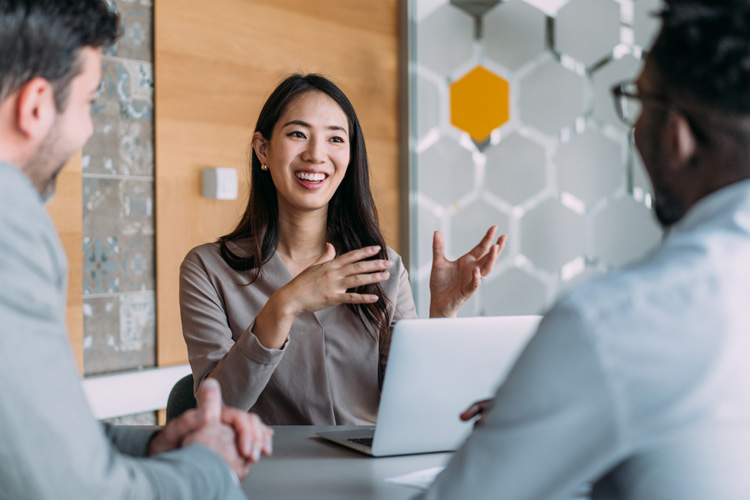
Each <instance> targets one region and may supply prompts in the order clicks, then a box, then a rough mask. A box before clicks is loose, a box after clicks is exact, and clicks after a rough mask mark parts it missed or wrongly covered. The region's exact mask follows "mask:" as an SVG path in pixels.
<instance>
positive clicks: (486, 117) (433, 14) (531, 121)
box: [408, 0, 662, 316]
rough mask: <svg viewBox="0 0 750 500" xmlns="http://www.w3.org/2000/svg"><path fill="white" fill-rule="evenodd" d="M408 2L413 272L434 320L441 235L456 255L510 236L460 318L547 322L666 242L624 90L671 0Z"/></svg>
mask: <svg viewBox="0 0 750 500" xmlns="http://www.w3.org/2000/svg"><path fill="white" fill-rule="evenodd" d="M410 2H411V3H410V4H409V5H410V12H411V13H412V15H411V17H410V23H409V29H410V32H409V36H410V40H411V43H413V48H414V49H415V50H414V51H413V53H412V59H411V60H410V61H409V68H408V74H409V78H410V82H409V83H410V85H409V89H410V92H411V94H410V101H409V103H410V104H409V105H410V107H411V114H410V116H411V117H412V118H411V121H410V125H409V126H410V127H411V129H410V130H409V135H410V137H411V138H413V139H414V140H413V141H412V149H411V151H410V153H411V162H410V165H409V168H410V179H411V183H412V184H411V186H410V197H411V203H410V204H409V207H410V210H411V212H410V218H411V219H410V220H411V227H412V235H411V240H410V241H411V243H412V245H411V248H410V257H411V259H410V275H411V277H412V283H413V284H414V288H415V291H416V293H417V295H418V311H419V314H420V315H422V316H427V314H428V305H429V292H428V289H427V283H428V279H429V274H430V266H431V261H432V250H431V248H432V247H431V245H432V233H433V231H434V230H435V229H438V228H440V229H441V230H443V231H444V232H445V235H446V247H447V253H448V255H449V257H451V258H456V257H458V256H460V255H461V254H463V253H464V252H466V251H467V250H469V249H470V248H472V246H473V245H474V244H476V242H477V241H478V240H479V238H480V237H481V236H482V235H483V234H484V232H485V231H486V229H487V227H488V226H490V225H492V224H498V225H499V226H500V230H501V232H503V233H506V234H508V244H507V245H506V249H505V252H504V253H503V256H502V259H501V262H499V263H498V265H497V267H496V270H495V272H494V273H493V275H491V276H490V277H489V278H487V279H486V280H484V281H483V283H482V286H481V287H480V290H479V292H478V293H477V295H476V296H475V297H474V298H473V299H472V300H471V301H470V302H469V303H468V304H466V306H465V307H464V308H463V309H462V310H461V311H460V313H459V314H460V315H462V316H465V315H474V314H526V313H533V312H541V311H543V310H544V309H545V308H546V307H547V306H549V305H550V303H551V301H553V300H554V299H555V298H556V296H557V295H558V294H559V293H560V292H561V291H563V290H565V289H567V288H569V287H571V286H575V285H576V284H579V283H582V282H584V281H586V280H588V279H590V278H592V277H594V276H597V275H599V274H601V273H603V272H605V271H606V270H608V269H612V268H615V267H618V266H621V265H623V264H624V263H626V262H628V261H631V260H633V259H636V258H638V257H639V256H641V255H643V253H644V252H647V251H648V250H649V249H651V248H653V246H654V245H655V244H657V243H658V241H659V239H660V237H661V233H662V231H661V229H660V228H659V226H658V225H657V224H656V223H655V222H654V220H653V216H652V215H651V203H652V196H651V186H650V184H649V181H648V177H647V176H646V174H645V171H644V169H643V165H642V163H641V160H640V157H639V155H638V154H637V153H636V151H635V149H634V146H633V144H632V130H631V129H630V128H628V127H627V126H625V125H624V124H622V123H621V122H620V121H619V118H617V115H616V113H615V108H614V103H613V101H612V96H611V92H610V89H611V87H612V85H614V84H615V83H618V82H619V81H622V80H626V79H635V78H637V76H638V72H639V71H640V68H641V67H642V65H643V54H644V49H647V48H648V47H647V40H650V39H651V37H653V35H654V34H655V29H656V26H657V23H656V21H655V20H653V19H650V18H649V12H650V11H653V10H655V9H656V8H657V7H658V5H659V2H658V1H657V0H507V1H501V2H497V1H495V0H450V1H447V0H442V1H440V0H410ZM644 40H646V41H644Z"/></svg>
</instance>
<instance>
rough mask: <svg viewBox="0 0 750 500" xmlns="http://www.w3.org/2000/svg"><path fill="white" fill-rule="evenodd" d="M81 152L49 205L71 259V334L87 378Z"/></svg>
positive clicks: (65, 171)
mask: <svg viewBox="0 0 750 500" xmlns="http://www.w3.org/2000/svg"><path fill="white" fill-rule="evenodd" d="M81 200H82V180H81V153H80V152H79V153H78V154H77V155H75V156H74V157H73V158H71V159H70V161H69V162H68V164H67V165H66V166H65V168H64V169H63V171H62V172H60V175H59V176H58V177H57V190H56V193H55V197H54V199H53V200H52V201H51V202H50V203H49V204H48V205H47V210H48V211H49V214H50V216H51V217H52V221H53V222H54V224H55V227H56V228H57V231H58V233H59V234H60V240H61V241H62V244H63V248H64V249H65V254H66V255H67V257H68V307H67V311H66V319H67V323H68V335H69V336H70V343H71V345H72V347H73V354H74V355H75V358H76V363H77V364H78V370H79V371H80V372H81V375H83V203H82V202H81Z"/></svg>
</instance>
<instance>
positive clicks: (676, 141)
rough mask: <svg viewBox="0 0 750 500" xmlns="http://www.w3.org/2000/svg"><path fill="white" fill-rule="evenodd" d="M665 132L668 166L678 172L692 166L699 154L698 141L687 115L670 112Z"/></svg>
mask: <svg viewBox="0 0 750 500" xmlns="http://www.w3.org/2000/svg"><path fill="white" fill-rule="evenodd" d="M664 131H665V133H664V136H663V137H664V141H665V144H664V145H665V148H664V151H665V153H666V155H667V158H666V166H667V167H669V168H670V169H673V170H678V169H681V168H682V167H684V166H686V165H689V164H691V162H692V159H693V157H694V156H695V155H696V153H697V152H698V141H697V139H696V138H695V134H693V130H692V129H691V128H690V123H689V122H688V120H687V118H686V117H685V115H683V114H681V113H679V112H670V113H669V114H668V116H667V118H666V123H665V127H664Z"/></svg>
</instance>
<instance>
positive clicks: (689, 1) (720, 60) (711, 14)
mask: <svg viewBox="0 0 750 500" xmlns="http://www.w3.org/2000/svg"><path fill="white" fill-rule="evenodd" d="M660 16H661V18H662V21H663V24H662V28H661V31H660V33H659V36H658V37H657V39H656V41H655V42H654V46H653V47H652V49H651V51H650V53H649V57H650V58H651V59H652V60H653V62H654V63H655V66H656V67H657V68H658V71H659V73H660V74H661V76H662V77H663V78H664V80H665V82H666V84H667V86H668V87H670V88H671V89H672V90H674V91H676V92H678V93H680V94H684V95H686V96H689V97H694V98H696V99H697V100H698V101H700V102H701V103H702V104H704V105H707V106H710V107H712V108H714V109H717V110H719V111H722V112H726V113H731V114H748V113H750V0H665V9H664V10H663V11H662V12H661V13H660Z"/></svg>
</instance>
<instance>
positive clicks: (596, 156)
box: [555, 129, 625, 205]
mask: <svg viewBox="0 0 750 500" xmlns="http://www.w3.org/2000/svg"><path fill="white" fill-rule="evenodd" d="M555 163H556V164H557V167H558V184H559V186H560V190H561V191H564V192H568V193H570V194H572V195H573V196H575V197H576V198H578V199H579V200H581V201H583V202H584V203H585V204H586V205H591V204H593V203H596V202H597V201H599V200H601V199H602V198H604V197H605V196H607V195H609V194H612V193H613V192H614V191H615V190H616V189H617V188H618V187H620V186H622V185H624V181H625V169H624V168H623V166H624V162H623V157H622V150H621V149H620V146H619V144H617V143H616V142H614V141H612V140H610V139H608V138H606V137H604V135H602V134H601V133H600V132H598V131H596V130H593V129H588V130H586V131H585V132H584V133H582V134H579V135H576V136H574V137H573V138H572V139H571V141H570V142H568V143H566V144H562V145H560V147H559V148H558V150H557V155H556V157H555Z"/></svg>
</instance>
